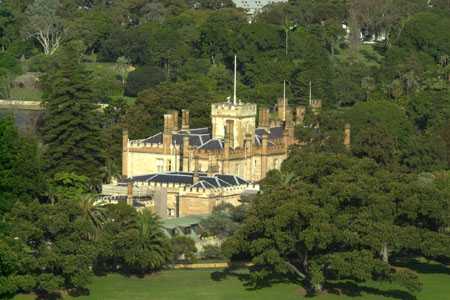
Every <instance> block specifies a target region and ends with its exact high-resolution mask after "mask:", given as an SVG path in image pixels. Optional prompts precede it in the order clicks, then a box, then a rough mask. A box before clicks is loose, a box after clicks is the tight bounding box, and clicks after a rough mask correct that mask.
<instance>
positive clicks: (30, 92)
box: [9, 87, 42, 101]
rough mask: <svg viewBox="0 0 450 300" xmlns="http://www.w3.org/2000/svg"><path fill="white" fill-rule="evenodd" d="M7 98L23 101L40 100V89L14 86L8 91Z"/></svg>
mask: <svg viewBox="0 0 450 300" xmlns="http://www.w3.org/2000/svg"><path fill="white" fill-rule="evenodd" d="M9 98H10V99H14V100H23V101H40V100H41V99H42V91H41V90H39V89H33V88H18V87H14V88H12V89H11V91H10V96H9Z"/></svg>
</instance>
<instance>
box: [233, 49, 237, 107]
mask: <svg viewBox="0 0 450 300" xmlns="http://www.w3.org/2000/svg"><path fill="white" fill-rule="evenodd" d="M236 65H237V57H236V55H235V56H234V94H233V104H234V105H237V98H236V88H237V75H236V73H237V68H236Z"/></svg>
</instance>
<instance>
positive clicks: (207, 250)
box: [201, 245, 224, 259]
mask: <svg viewBox="0 0 450 300" xmlns="http://www.w3.org/2000/svg"><path fill="white" fill-rule="evenodd" d="M201 255H202V257H203V258H204V259H219V258H223V257H224V256H223V253H222V249H220V247H219V246H216V245H205V246H204V247H203V251H202V253H201Z"/></svg>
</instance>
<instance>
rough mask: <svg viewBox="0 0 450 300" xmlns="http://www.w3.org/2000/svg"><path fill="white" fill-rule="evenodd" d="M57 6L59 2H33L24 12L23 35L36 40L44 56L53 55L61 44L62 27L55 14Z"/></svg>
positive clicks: (37, 0) (59, 19)
mask: <svg viewBox="0 0 450 300" xmlns="http://www.w3.org/2000/svg"><path fill="white" fill-rule="evenodd" d="M59 5H60V1H59V0H34V2H33V3H32V4H30V5H29V6H28V7H27V10H26V16H27V22H26V24H27V26H26V27H25V28H24V34H25V36H26V38H34V39H36V40H37V41H38V43H39V44H40V45H41V47H42V49H43V51H44V54H45V55H53V54H54V53H55V52H56V50H58V48H59V46H60V44H61V39H62V35H63V32H64V27H63V20H62V19H61V18H60V17H59V16H58V14H57V13H58V9H59Z"/></svg>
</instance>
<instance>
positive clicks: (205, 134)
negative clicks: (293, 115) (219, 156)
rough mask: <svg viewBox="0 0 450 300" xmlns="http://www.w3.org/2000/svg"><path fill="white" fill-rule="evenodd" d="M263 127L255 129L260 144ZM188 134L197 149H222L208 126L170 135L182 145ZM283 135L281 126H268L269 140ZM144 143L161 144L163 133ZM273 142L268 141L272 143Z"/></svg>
mask: <svg viewBox="0 0 450 300" xmlns="http://www.w3.org/2000/svg"><path fill="white" fill-rule="evenodd" d="M264 131H265V129H263V128H257V129H256V130H255V143H256V145H258V146H259V145H261V141H262V135H263V134H264ZM186 135H189V144H190V145H192V146H194V147H197V148H199V149H208V150H220V149H223V139H213V138H212V136H211V133H210V132H209V128H193V129H191V130H190V131H184V130H180V131H179V132H178V133H175V134H173V135H172V144H175V145H182V144H183V137H184V136H186ZM282 137H283V127H274V128H270V133H269V140H276V139H280V138H282ZM142 142H144V143H150V144H162V143H163V134H162V132H159V133H157V134H155V135H153V136H151V137H149V138H146V139H144V140H142ZM272 144H273V143H269V145H272Z"/></svg>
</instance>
